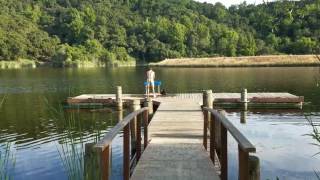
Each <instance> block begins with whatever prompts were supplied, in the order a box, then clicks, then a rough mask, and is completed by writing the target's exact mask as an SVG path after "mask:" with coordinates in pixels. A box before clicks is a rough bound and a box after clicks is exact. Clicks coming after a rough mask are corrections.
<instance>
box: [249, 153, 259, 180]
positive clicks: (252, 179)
mask: <svg viewBox="0 0 320 180" xmlns="http://www.w3.org/2000/svg"><path fill="white" fill-rule="evenodd" d="M249 180H260V161H259V158H258V157H257V156H252V155H249Z"/></svg>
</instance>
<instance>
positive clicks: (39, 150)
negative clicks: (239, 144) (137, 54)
mask: <svg viewBox="0 0 320 180" xmlns="http://www.w3.org/2000/svg"><path fill="white" fill-rule="evenodd" d="M144 71H145V69H144V68H115V69H104V68H97V69H86V70H83V69H25V70H0V102H1V98H2V97H3V96H6V98H5V103H4V106H3V107H2V108H1V109H0V150H1V152H2V154H3V152H4V150H5V149H10V153H9V160H10V161H9V164H10V162H12V164H14V165H12V166H9V169H7V170H6V172H7V175H8V176H10V177H13V178H14V179H23V180H31V179H32V180H33V179H59V180H61V179H68V175H70V174H72V173H76V172H77V170H76V169H77V168H76V167H72V166H68V164H76V163H74V162H75V161H76V160H72V159H70V157H74V156H75V155H77V154H80V155H81V154H82V153H83V150H82V148H81V147H82V145H83V144H84V143H86V142H93V141H95V139H97V138H99V137H100V136H101V135H102V134H104V133H105V132H107V131H108V130H109V129H110V128H112V127H113V126H114V125H115V124H116V123H117V119H118V118H117V117H118V113H117V112H92V111H76V110H75V111H71V110H66V111H64V110H63V108H62V102H63V101H64V100H65V99H66V98H67V97H69V96H75V95H79V94H82V93H114V89H115V87H116V86H117V85H122V87H123V91H124V93H142V92H144V87H143V85H142V84H143V78H144ZM155 71H156V75H157V78H158V79H161V80H162V81H163V83H164V87H165V89H166V91H167V92H170V93H175V92H199V91H201V90H202V89H213V90H214V91H215V92H240V90H241V88H243V87H245V88H247V89H248V91H251V92H258V91H260V92H262V91H264V92H267V91H269V92H271V91H272V92H284V91H286V92H290V93H294V94H297V95H301V96H305V100H306V101H307V102H309V105H308V106H306V107H305V109H304V110H303V111H282V112H280V111H268V112H263V111H254V112H252V111H250V112H248V113H247V115H246V123H245V124H243V123H240V117H241V113H240V112H236V111H235V112H229V113H228V115H227V116H228V117H229V118H230V119H231V120H232V121H233V122H234V123H235V124H236V126H238V127H239V128H240V129H241V131H242V132H243V133H244V134H245V135H246V136H247V137H248V138H249V139H250V140H251V141H252V142H253V143H254V144H255V145H256V147H257V151H258V152H257V155H258V156H259V157H260V159H261V167H262V172H261V173H262V179H276V177H279V178H280V179H290V180H295V179H316V177H315V174H314V171H315V170H320V155H315V154H316V153H317V152H320V148H319V147H317V146H315V145H312V144H311V143H315V141H314V140H313V139H312V138H311V137H309V136H306V134H310V133H311V132H312V129H311V127H310V125H309V124H308V122H307V121H306V119H305V116H304V112H308V113H309V112H312V116H311V118H312V120H314V121H315V122H319V121H320V118H319V109H320V108H319V107H320V69H319V68H318V67H299V68H294V67H291V68H158V69H155ZM124 113H125V114H126V113H127V112H124ZM229 139H230V141H229V143H230V146H231V148H230V151H229V157H230V159H229V160H230V161H229V166H230V174H229V177H230V179H231V178H234V177H235V176H236V175H237V174H236V173H235V172H237V171H236V165H237V164H236V163H237V154H236V153H235V151H236V145H235V143H234V141H233V140H232V138H231V137H230V138H229ZM121 142H122V139H121V134H119V137H118V138H117V139H116V140H115V141H114V143H113V148H114V149H113V170H114V174H113V178H114V179H120V177H121V175H120V174H121V171H122V169H121V160H122V154H121V152H122V150H121V148H122V143H121ZM70 144H76V146H70ZM72 147H76V151H72ZM0 161H1V160H0ZM77 162H78V161H77ZM80 165H81V163H80ZM0 168H1V167H0ZM78 169H79V168H78ZM80 169H81V168H80ZM0 170H1V169H0ZM78 174H79V173H78ZM80 174H81V173H80ZM0 178H1V177H0Z"/></svg>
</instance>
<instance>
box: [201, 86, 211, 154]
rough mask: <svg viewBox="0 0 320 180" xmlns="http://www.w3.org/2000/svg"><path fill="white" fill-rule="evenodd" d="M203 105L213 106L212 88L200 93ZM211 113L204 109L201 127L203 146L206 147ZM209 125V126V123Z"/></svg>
mask: <svg viewBox="0 0 320 180" xmlns="http://www.w3.org/2000/svg"><path fill="white" fill-rule="evenodd" d="M202 100H203V107H207V108H212V107H213V95H212V90H206V91H204V92H203V94H202ZM210 117H211V114H210V113H209V112H208V111H204V126H203V127H204V129H203V136H204V137H203V146H204V148H205V149H207V148H208V147H207V146H208V145H207V141H208V130H207V128H208V122H209V120H210ZM209 126H211V125H210V124H209Z"/></svg>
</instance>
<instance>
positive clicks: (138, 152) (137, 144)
mask: <svg viewBox="0 0 320 180" xmlns="http://www.w3.org/2000/svg"><path fill="white" fill-rule="evenodd" d="M141 117H142V114H139V115H138V117H137V141H136V150H137V153H136V154H137V161H139V159H140V157H141Z"/></svg>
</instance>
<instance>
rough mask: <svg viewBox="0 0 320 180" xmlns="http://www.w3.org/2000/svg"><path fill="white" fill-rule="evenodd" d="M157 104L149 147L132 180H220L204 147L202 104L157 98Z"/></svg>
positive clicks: (151, 126)
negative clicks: (158, 104) (158, 102)
mask: <svg viewBox="0 0 320 180" xmlns="http://www.w3.org/2000/svg"><path fill="white" fill-rule="evenodd" d="M157 101H160V103H161V104H160V106H159V108H158V110H157V112H156V113H155V115H154V116H153V119H152V121H151V123H150V125H149V137H150V144H149V145H148V147H147V148H146V150H145V151H144V153H143V154H142V157H141V159H140V161H139V163H138V165H137V166H136V168H135V169H134V172H133V175H132V177H131V179H133V180H147V179H148V180H149V179H150V180H158V179H159V180H160V179H163V180H176V179H178V180H180V179H181V180H182V179H183V180H191V179H192V180H193V179H194V180H195V179H197V180H198V179H201V180H209V179H211V180H218V179H220V178H219V177H218V175H217V173H216V171H215V167H214V165H213V163H212V161H211V160H210V158H209V155H208V153H207V152H206V151H205V149H204V147H203V145H202V136H203V134H202V131H203V115H202V111H201V109H200V104H199V103H198V102H197V101H192V100H190V99H183V100H181V99H177V98H157ZM181 104H183V106H181ZM186 124H187V125H186Z"/></svg>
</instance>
